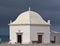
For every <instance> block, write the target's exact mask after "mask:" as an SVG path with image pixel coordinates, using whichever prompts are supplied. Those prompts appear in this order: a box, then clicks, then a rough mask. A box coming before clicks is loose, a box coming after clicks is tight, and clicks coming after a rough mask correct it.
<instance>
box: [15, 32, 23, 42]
mask: <svg viewBox="0 0 60 46" xmlns="http://www.w3.org/2000/svg"><path fill="white" fill-rule="evenodd" d="M22 34H23V33H16V35H17V36H16V38H17V43H18V35H21V43H22Z"/></svg>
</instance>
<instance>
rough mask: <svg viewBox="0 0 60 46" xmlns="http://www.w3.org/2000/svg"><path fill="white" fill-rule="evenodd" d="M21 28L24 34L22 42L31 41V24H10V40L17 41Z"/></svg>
mask: <svg viewBox="0 0 60 46" xmlns="http://www.w3.org/2000/svg"><path fill="white" fill-rule="evenodd" d="M19 30H20V32H21V33H23V34H22V44H27V43H30V26H28V25H26V26H25V25H23V26H10V40H11V41H12V42H17V34H16V33H17V32H18V33H19Z"/></svg>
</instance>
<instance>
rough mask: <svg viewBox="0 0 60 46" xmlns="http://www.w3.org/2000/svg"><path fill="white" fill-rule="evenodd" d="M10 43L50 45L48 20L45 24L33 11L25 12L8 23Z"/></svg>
mask: <svg viewBox="0 0 60 46" xmlns="http://www.w3.org/2000/svg"><path fill="white" fill-rule="evenodd" d="M9 31H10V41H9V42H10V43H12V44H14V43H21V44H30V43H34V42H37V43H43V44H47V43H50V20H48V21H47V22H46V21H45V20H44V19H43V18H42V17H41V16H40V14H38V13H37V12H35V11H31V10H30V8H29V10H28V11H25V12H23V13H21V14H19V15H18V17H17V18H16V20H15V21H13V22H12V21H10V24H9Z"/></svg>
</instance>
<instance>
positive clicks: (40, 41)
mask: <svg viewBox="0 0 60 46" xmlns="http://www.w3.org/2000/svg"><path fill="white" fill-rule="evenodd" d="M38 43H42V35H38Z"/></svg>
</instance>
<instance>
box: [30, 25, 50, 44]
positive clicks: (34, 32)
mask: <svg viewBox="0 0 60 46" xmlns="http://www.w3.org/2000/svg"><path fill="white" fill-rule="evenodd" d="M30 31H31V32H30V34H31V36H30V38H31V41H38V33H43V34H42V43H46V44H47V43H50V26H34V25H31V27H30Z"/></svg>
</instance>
